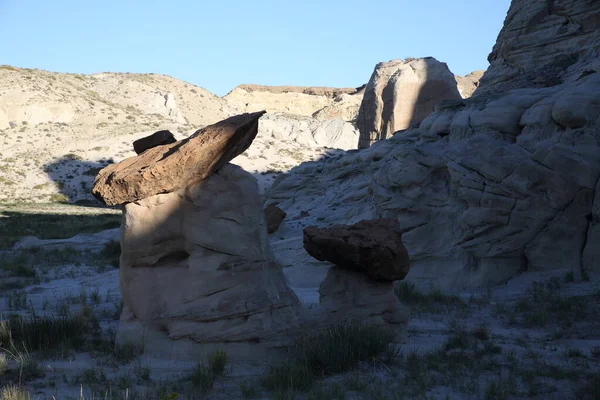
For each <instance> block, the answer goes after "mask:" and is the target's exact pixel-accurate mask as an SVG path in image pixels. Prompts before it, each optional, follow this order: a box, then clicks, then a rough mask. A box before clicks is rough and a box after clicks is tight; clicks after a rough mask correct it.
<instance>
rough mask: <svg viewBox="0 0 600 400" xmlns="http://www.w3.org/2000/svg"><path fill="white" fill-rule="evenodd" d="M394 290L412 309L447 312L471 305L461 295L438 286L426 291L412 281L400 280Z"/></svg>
mask: <svg viewBox="0 0 600 400" xmlns="http://www.w3.org/2000/svg"><path fill="white" fill-rule="evenodd" d="M394 290H395V293H396V296H397V297H398V299H399V300H400V301H401V302H402V303H404V304H406V305H407V306H409V308H410V309H411V310H418V311H421V312H445V311H446V310H448V309H454V310H460V309H466V308H468V306H469V305H468V303H467V302H466V301H465V300H463V299H462V298H461V297H460V296H456V295H452V294H446V293H444V292H443V291H442V290H441V289H439V288H436V287H434V288H432V289H431V290H430V291H428V292H426V291H423V290H421V289H419V288H418V287H417V286H415V284H414V283H412V282H400V283H399V284H398V285H397V286H396V287H395V289H394Z"/></svg>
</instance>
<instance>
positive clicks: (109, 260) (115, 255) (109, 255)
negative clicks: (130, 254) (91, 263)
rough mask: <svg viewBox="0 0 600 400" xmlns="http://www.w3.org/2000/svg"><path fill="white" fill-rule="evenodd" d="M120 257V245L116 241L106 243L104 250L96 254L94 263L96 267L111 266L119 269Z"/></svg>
mask: <svg viewBox="0 0 600 400" xmlns="http://www.w3.org/2000/svg"><path fill="white" fill-rule="evenodd" d="M120 256H121V243H120V242H119V241H116V240H111V241H110V242H108V243H107V244H106V245H105V246H104V248H103V249H102V250H101V251H100V252H99V253H98V258H97V260H96V263H97V264H98V265H100V264H104V265H112V266H113V267H115V268H118V267H119V258H120Z"/></svg>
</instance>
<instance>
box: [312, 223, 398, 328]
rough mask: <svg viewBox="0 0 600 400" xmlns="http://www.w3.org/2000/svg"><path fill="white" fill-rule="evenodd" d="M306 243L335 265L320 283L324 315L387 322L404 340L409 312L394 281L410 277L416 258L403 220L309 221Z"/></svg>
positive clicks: (314, 253) (333, 320)
mask: <svg viewBox="0 0 600 400" xmlns="http://www.w3.org/2000/svg"><path fill="white" fill-rule="evenodd" d="M303 244H304V248H305V250H306V252H307V253H308V254H310V255H311V256H312V257H314V258H316V259H317V260H320V261H329V262H332V263H333V264H335V266H333V267H330V268H329V270H328V271H327V276H326V277H325V279H324V280H323V282H322V283H321V285H320V286H319V309H318V311H319V315H320V319H322V320H324V321H328V323H332V324H336V323H340V322H343V321H347V320H353V321H356V322H360V323H365V322H366V323H369V324H376V325H385V326H387V327H390V328H393V329H394V330H395V331H396V335H397V338H398V339H401V338H402V337H403V335H404V333H405V332H406V324H407V323H408V317H409V312H408V309H407V308H406V307H405V306H403V305H402V304H401V303H400V301H399V300H398V298H397V297H396V295H395V293H394V287H393V282H394V281H397V280H402V279H404V277H405V276H406V274H407V272H408V270H409V267H410V263H409V258H408V252H407V251H406V248H404V246H403V245H402V230H401V228H400V225H399V224H398V221H396V220H393V219H378V220H363V221H360V222H358V223H356V224H354V225H350V226H348V225H334V226H331V227H328V228H317V227H315V226H309V227H307V228H305V229H304V238H303Z"/></svg>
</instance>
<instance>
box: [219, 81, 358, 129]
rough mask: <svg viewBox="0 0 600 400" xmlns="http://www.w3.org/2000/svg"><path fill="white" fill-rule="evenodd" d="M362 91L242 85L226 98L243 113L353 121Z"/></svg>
mask: <svg viewBox="0 0 600 400" xmlns="http://www.w3.org/2000/svg"><path fill="white" fill-rule="evenodd" d="M362 89H363V88H362V87H360V88H329V87H309V86H306V87H304V86H262V85H240V86H237V87H236V88H234V89H233V90H232V91H231V92H229V93H227V95H225V96H224V97H223V98H224V99H225V100H227V102H228V103H229V104H231V105H233V106H235V107H237V108H238V109H239V110H241V111H243V112H253V111H258V110H266V111H267V112H269V114H287V115H296V116H304V117H314V118H317V119H341V120H343V121H354V120H355V119H356V114H357V112H358V107H359V106H360V102H361V100H362V96H363V92H362Z"/></svg>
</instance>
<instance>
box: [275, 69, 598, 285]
mask: <svg viewBox="0 0 600 400" xmlns="http://www.w3.org/2000/svg"><path fill="white" fill-rule="evenodd" d="M599 112H600V74H590V75H588V76H585V77H584V78H582V79H580V80H578V81H576V82H571V83H565V84H562V85H557V86H554V87H549V88H524V89H516V90H511V91H507V92H504V93H499V94H495V95H489V96H478V97H474V98H471V99H466V100H463V101H462V102H457V103H455V104H449V105H448V106H447V107H438V111H436V112H434V113H433V114H431V115H430V116H429V117H427V118H426V119H425V120H424V121H423V122H422V123H421V125H420V127H419V128H418V129H411V130H407V131H404V132H398V133H396V135H395V136H393V137H392V138H391V139H389V140H383V141H379V142H377V143H375V144H374V145H373V146H371V147H370V148H369V149H365V150H361V151H357V152H351V153H350V152H349V153H347V154H345V155H343V156H336V157H332V158H330V159H328V160H325V161H320V162H313V163H306V164H303V165H301V166H298V167H296V168H294V169H293V170H292V171H291V173H290V174H289V175H288V176H286V177H284V178H283V179H280V180H278V181H277V182H275V184H274V185H273V186H272V188H271V189H270V191H269V193H268V199H267V202H266V203H267V204H275V203H276V204H277V205H278V206H279V207H280V208H282V209H283V210H284V211H285V212H287V213H288V214H294V213H296V212H297V211H296V210H301V209H309V210H311V212H310V217H308V218H306V220H305V223H306V224H311V225H315V226H321V227H326V226H329V225H332V224H339V223H344V224H353V223H356V222H358V221H359V220H361V219H375V218H396V219H398V221H399V223H400V225H401V226H402V227H403V229H407V230H408V232H405V233H404V234H403V236H402V241H403V243H404V245H405V247H406V248H407V250H408V253H409V254H410V258H411V270H410V272H409V273H408V275H407V279H431V280H435V282H437V283H438V284H440V285H441V286H445V285H447V286H453V287H456V286H471V287H473V286H482V285H491V284H497V283H500V282H505V281H506V280H508V279H510V278H511V277H513V276H514V275H516V274H517V273H519V272H520V271H523V270H525V269H529V270H542V269H544V270H547V269H553V268H565V267H570V268H572V269H573V271H574V272H575V273H576V274H579V273H581V271H582V270H592V269H596V270H597V269H598V268H599V267H598V265H600V263H599V262H598V261H600V260H599V259H600V253H599V252H598V250H597V249H598V248H599V246H598V240H600V227H599V225H600V224H599V222H598V221H600V213H599V211H598V204H599V203H600V197H598V196H597V194H598V193H600V188H599V187H598V178H599V177H600V158H599V157H598V154H599V152H600V128H599V125H598V121H597V118H598V115H599ZM298 235H299V236H301V235H302V232H301V231H300V230H299V229H298Z"/></svg>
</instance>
